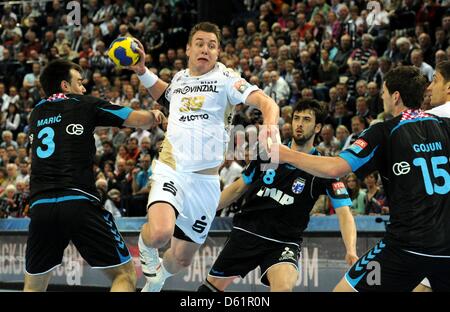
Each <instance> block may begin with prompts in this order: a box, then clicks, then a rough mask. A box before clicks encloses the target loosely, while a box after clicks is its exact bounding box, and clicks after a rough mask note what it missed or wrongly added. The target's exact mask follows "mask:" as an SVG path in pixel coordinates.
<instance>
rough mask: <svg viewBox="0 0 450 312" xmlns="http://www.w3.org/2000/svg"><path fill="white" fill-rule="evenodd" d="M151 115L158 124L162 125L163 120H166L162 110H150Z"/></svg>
mask: <svg viewBox="0 0 450 312" xmlns="http://www.w3.org/2000/svg"><path fill="white" fill-rule="evenodd" d="M151 112H152V113H153V115H154V116H155V122H156V124H158V125H162V124H163V123H164V122H166V121H167V119H166V116H164V114H163V112H161V111H160V110H158V109H154V110H151Z"/></svg>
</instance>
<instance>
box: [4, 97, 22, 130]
mask: <svg viewBox="0 0 450 312" xmlns="http://www.w3.org/2000/svg"><path fill="white" fill-rule="evenodd" d="M20 121H21V117H20V112H19V111H18V108H17V105H16V104H14V103H10V104H9V106H8V113H7V114H6V117H5V120H4V121H3V122H2V127H1V128H2V130H9V131H11V132H12V134H13V137H17V134H18V133H19V132H20V130H21V129H20V128H19V126H20Z"/></svg>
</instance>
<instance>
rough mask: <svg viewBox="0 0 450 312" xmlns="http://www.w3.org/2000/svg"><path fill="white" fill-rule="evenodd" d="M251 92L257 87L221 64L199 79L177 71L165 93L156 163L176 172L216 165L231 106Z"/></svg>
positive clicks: (223, 149) (222, 149) (220, 157)
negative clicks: (164, 117)
mask: <svg viewBox="0 0 450 312" xmlns="http://www.w3.org/2000/svg"><path fill="white" fill-rule="evenodd" d="M255 90H258V87H257V86H253V85H250V84H249V83H248V82H247V81H246V80H245V79H243V78H241V77H240V75H239V74H238V73H236V72H235V71H233V70H232V69H228V68H226V67H225V65H223V64H222V63H217V64H216V66H215V67H214V68H213V69H212V70H211V71H209V72H208V73H206V74H204V75H202V76H191V75H189V70H188V69H186V70H182V71H179V72H178V73H177V74H176V75H175V76H174V77H173V79H172V83H171V84H170V85H169V87H168V88H167V90H166V92H165V97H166V99H167V100H168V101H169V102H170V114H169V125H168V128H167V134H166V139H165V140H164V142H163V145H162V151H161V153H160V157H159V160H160V161H162V162H163V163H165V164H167V165H169V166H170V167H172V168H173V169H174V170H176V171H180V172H195V171H199V170H203V169H209V168H214V167H217V166H219V165H220V164H221V163H222V162H223V159H224V154H225V152H226V146H227V142H228V141H229V136H228V131H227V127H228V126H229V125H230V123H231V120H232V115H233V111H234V106H235V105H237V104H239V103H245V101H246V99H247V96H248V95H249V94H250V93H251V92H253V91H255Z"/></svg>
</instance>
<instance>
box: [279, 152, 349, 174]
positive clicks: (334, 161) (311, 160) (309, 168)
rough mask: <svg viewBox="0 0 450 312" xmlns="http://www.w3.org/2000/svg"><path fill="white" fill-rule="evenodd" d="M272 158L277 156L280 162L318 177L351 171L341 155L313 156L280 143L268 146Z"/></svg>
mask: <svg viewBox="0 0 450 312" xmlns="http://www.w3.org/2000/svg"><path fill="white" fill-rule="evenodd" d="M270 153H271V156H272V159H277V158H276V157H278V159H279V162H280V163H288V164H291V165H292V166H294V167H296V168H299V169H301V170H303V171H306V172H308V173H309V174H312V175H314V176H316V177H320V178H339V177H342V176H344V175H346V174H347V173H350V172H352V168H351V167H350V165H349V163H348V162H347V161H346V160H344V159H343V158H341V157H338V156H336V157H325V156H313V155H309V154H305V153H302V152H296V151H294V150H292V149H290V148H289V147H287V146H285V145H282V144H273V145H272V147H271V148H270Z"/></svg>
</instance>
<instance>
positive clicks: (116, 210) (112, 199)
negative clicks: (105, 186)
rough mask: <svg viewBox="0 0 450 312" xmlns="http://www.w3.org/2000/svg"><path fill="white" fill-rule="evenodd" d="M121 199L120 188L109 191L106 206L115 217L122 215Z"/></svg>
mask: <svg viewBox="0 0 450 312" xmlns="http://www.w3.org/2000/svg"><path fill="white" fill-rule="evenodd" d="M120 200H121V198H120V191H119V190H118V189H111V190H109V191H108V193H107V197H106V201H105V204H104V207H105V209H106V210H108V211H109V212H111V213H112V215H113V217H114V218H119V217H122V209H121V208H120V207H121V205H120Z"/></svg>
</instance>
